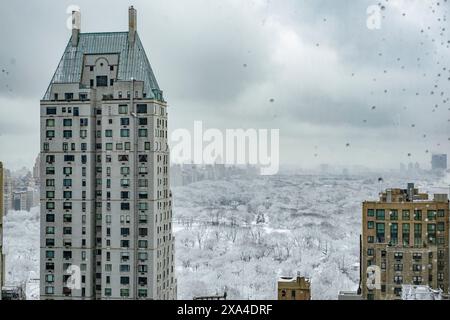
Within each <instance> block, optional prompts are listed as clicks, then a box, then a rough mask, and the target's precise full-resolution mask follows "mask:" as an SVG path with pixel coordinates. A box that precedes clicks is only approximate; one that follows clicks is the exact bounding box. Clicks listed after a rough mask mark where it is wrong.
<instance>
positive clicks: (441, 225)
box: [437, 222, 445, 232]
mask: <svg viewBox="0 0 450 320" xmlns="http://www.w3.org/2000/svg"><path fill="white" fill-rule="evenodd" d="M437 231H439V232H442V231H445V222H438V224H437Z"/></svg>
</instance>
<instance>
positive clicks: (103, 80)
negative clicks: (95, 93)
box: [97, 76, 108, 87]
mask: <svg viewBox="0 0 450 320" xmlns="http://www.w3.org/2000/svg"><path fill="white" fill-rule="evenodd" d="M107 86H108V77H107V76H97V87H107Z"/></svg>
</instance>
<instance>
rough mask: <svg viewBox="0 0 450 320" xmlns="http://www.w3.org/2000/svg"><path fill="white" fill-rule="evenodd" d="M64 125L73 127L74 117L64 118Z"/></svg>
mask: <svg viewBox="0 0 450 320" xmlns="http://www.w3.org/2000/svg"><path fill="white" fill-rule="evenodd" d="M63 125H64V127H71V126H72V119H64V120H63Z"/></svg>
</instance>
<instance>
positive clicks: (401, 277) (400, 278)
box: [394, 276, 403, 284]
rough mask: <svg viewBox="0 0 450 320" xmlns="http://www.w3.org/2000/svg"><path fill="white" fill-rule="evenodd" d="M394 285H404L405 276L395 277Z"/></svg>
mask: <svg viewBox="0 0 450 320" xmlns="http://www.w3.org/2000/svg"><path fill="white" fill-rule="evenodd" d="M394 283H395V284H402V283H403V276H395V277H394Z"/></svg>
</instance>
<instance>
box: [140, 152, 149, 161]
mask: <svg viewBox="0 0 450 320" xmlns="http://www.w3.org/2000/svg"><path fill="white" fill-rule="evenodd" d="M147 158H148V157H147V155H146V154H140V155H139V162H147Z"/></svg>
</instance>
